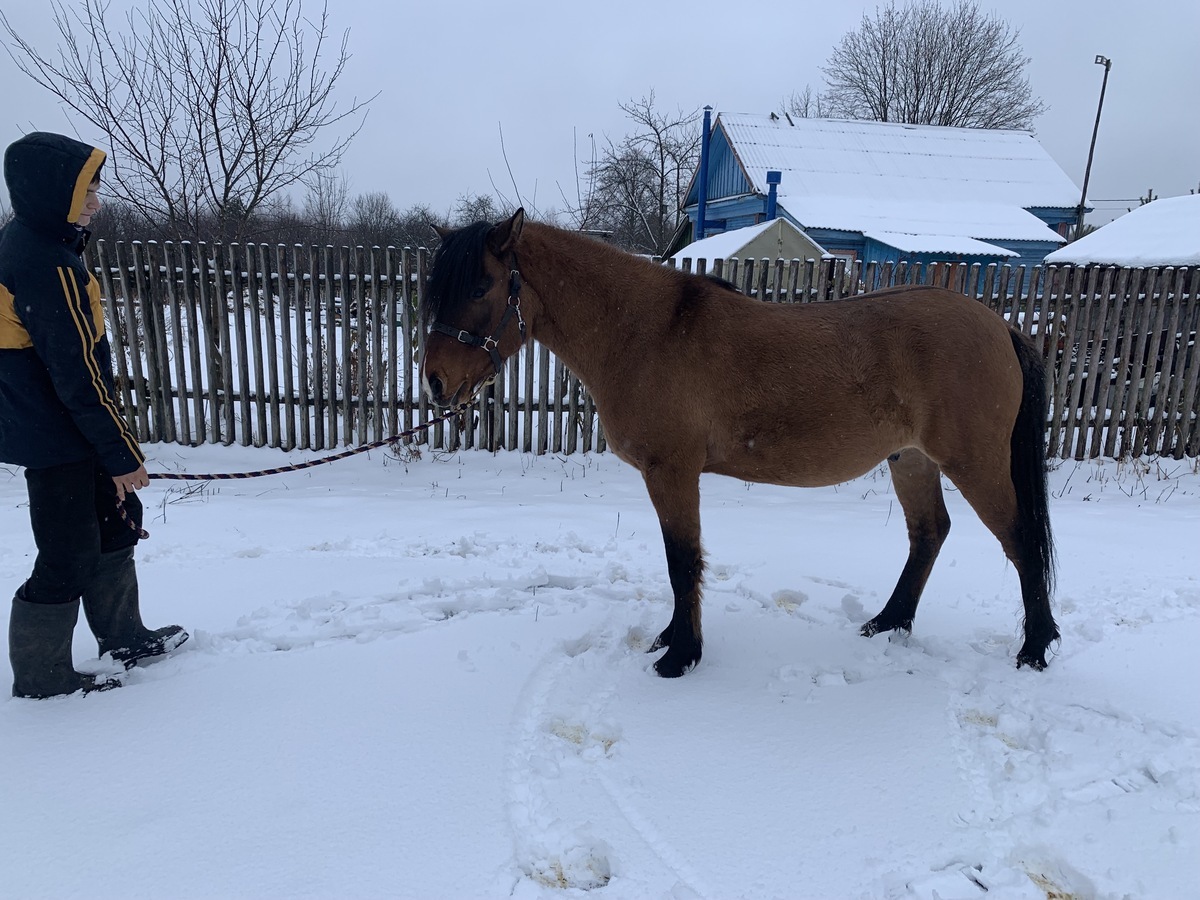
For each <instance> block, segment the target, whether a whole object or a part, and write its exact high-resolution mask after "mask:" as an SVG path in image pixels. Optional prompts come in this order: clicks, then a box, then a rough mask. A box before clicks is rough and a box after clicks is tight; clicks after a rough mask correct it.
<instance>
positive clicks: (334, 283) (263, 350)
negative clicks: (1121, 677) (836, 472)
mask: <svg viewBox="0 0 1200 900" xmlns="http://www.w3.org/2000/svg"><path fill="white" fill-rule="evenodd" d="M89 263H90V264H91V265H92V266H93V269H94V271H95V272H96V275H97V277H98V278H99V279H100V282H101V287H102V292H103V296H104V298H105V302H106V304H107V312H108V316H109V321H110V323H112V326H113V327H112V328H111V329H110V331H111V335H112V341H113V347H114V359H115V365H116V370H117V371H116V374H117V383H118V387H119V393H120V397H121V401H122V402H123V404H124V408H125V413H126V415H127V416H128V417H129V419H130V421H131V422H132V423H133V424H134V426H135V428H136V431H137V434H138V436H139V438H140V439H141V440H142V441H145V442H155V441H167V442H178V443H182V444H189V445H191V444H200V443H205V442H209V443H223V444H233V443H239V444H242V445H254V446H270V447H279V448H283V449H285V450H291V449H297V448H302V449H310V450H326V449H332V448H335V447H350V446H361V445H364V444H366V443H369V442H371V441H375V440H382V439H386V438H388V437H390V436H392V435H395V434H398V433H399V432H401V431H407V430H409V429H412V428H413V427H414V426H418V425H421V424H423V423H425V422H428V421H429V420H430V419H432V418H433V417H434V415H435V411H433V410H431V409H430V407H429V406H428V405H427V403H426V401H425V399H424V398H423V396H422V395H421V391H420V386H419V381H418V371H417V365H418V360H419V359H420V354H421V351H422V347H423V339H424V336H423V335H422V334H421V333H420V329H419V327H418V325H417V322H416V308H417V304H418V303H419V300H420V298H421V296H422V294H423V291H424V290H425V284H426V275H427V273H428V271H429V265H430V258H429V254H428V252H427V251H426V250H425V249H424V248H421V249H417V250H413V249H409V248H392V247H389V248H378V247H374V248H362V247H340V248H334V247H301V246H294V247H287V246H277V245H265V244H262V245H255V244H244V245H238V244H228V245H220V244H211V245H210V244H203V243H200V244H186V243H184V244H172V243H161V244H160V243H156V242H146V243H142V242H134V243H130V244H125V243H123V242H118V243H116V244H115V245H112V246H106V245H105V244H104V243H103V242H100V243H98V244H97V245H96V246H95V247H93V248H92V249H91V250H90V251H89ZM682 268H683V269H685V270H689V271H697V272H707V273H708V274H713V275H717V276H719V277H724V278H726V279H727V280H729V281H731V282H732V283H734V284H735V285H736V286H737V287H738V288H739V290H741V291H742V292H743V293H746V294H748V295H750V296H753V297H757V298H759V299H762V300H763V301H765V302H781V303H803V302H821V301H824V300H832V299H839V298H844V297H851V296H854V295H855V294H858V293H862V292H864V291H866V290H873V289H876V288H880V287H887V286H890V285H895V284H906V283H923V284H940V285H943V286H946V287H950V288H952V289H954V290H957V291H960V292H962V293H964V294H966V295H968V296H972V297H974V298H976V299H977V300H978V301H980V302H983V303H985V304H987V305H988V306H989V307H991V308H992V309H994V310H996V311H997V312H998V313H999V314H1001V315H1002V316H1004V317H1005V318H1006V319H1007V320H1008V321H1009V322H1010V323H1012V324H1013V325H1014V326H1015V327H1018V328H1020V329H1021V330H1023V331H1024V332H1025V333H1026V334H1032V335H1036V336H1038V337H1039V338H1040V340H1041V344H1042V347H1043V349H1044V351H1045V353H1046V355H1047V359H1048V362H1049V365H1050V371H1051V373H1052V376H1053V398H1052V405H1051V410H1050V416H1049V419H1048V422H1047V429H1048V433H1049V438H1050V450H1051V454H1052V455H1055V456H1059V457H1062V458H1064V459H1066V458H1076V459H1084V458H1089V457H1097V456H1105V457H1112V458H1127V457H1140V456H1143V455H1165V456H1172V457H1175V458H1182V457H1183V456H1189V457H1196V456H1197V455H1200V428H1198V426H1197V414H1198V407H1197V404H1198V400H1200V398H1198V396H1197V387H1198V384H1197V382H1198V375H1200V353H1198V352H1197V350H1196V342H1195V336H1196V331H1197V326H1198V320H1200V303H1198V301H1197V293H1198V288H1200V283H1198V282H1200V269H1195V268H1193V269H1187V268H1165V269H1117V268H1088V269H1083V268H1070V267H1068V268H1055V267H1045V268H1044V267H1034V268H1032V269H1030V270H1028V271H1026V269H1025V267H1018V268H1010V267H997V266H987V267H980V266H966V265H953V264H948V265H938V266H911V267H910V266H906V265H905V264H903V263H901V264H898V265H895V266H893V265H890V264H889V265H879V266H877V265H874V264H872V265H868V266H865V267H864V266H862V265H861V264H860V263H855V264H852V265H847V264H846V263H845V261H843V260H837V261H832V262H831V261H828V260H826V261H814V260H783V259H780V260H744V261H741V262H740V263H739V261H737V260H732V261H729V262H724V261H720V260H717V261H715V262H714V263H713V265H711V266H709V265H708V264H707V263H706V262H705V261H704V260H697V261H692V260H684V262H683V264H682ZM416 441H417V442H418V443H421V444H424V445H427V446H429V447H431V448H433V449H443V450H455V449H459V448H472V447H474V448H482V449H487V450H499V449H508V450H521V451H524V452H532V453H565V454H570V453H575V452H580V451H602V450H604V449H605V441H604V434H603V429H602V427H601V426H600V424H599V420H598V419H597V416H596V412H595V406H594V404H593V403H592V400H591V398H590V396H589V395H588V393H587V391H586V390H585V389H584V388H583V386H582V385H581V384H580V383H579V381H578V379H577V378H576V377H575V376H574V375H573V374H572V373H571V372H569V371H568V370H567V369H566V367H565V366H564V365H563V364H562V362H561V361H560V360H558V359H557V358H556V357H555V356H554V355H553V354H552V353H550V352H549V351H548V350H547V349H546V348H545V347H542V346H541V345H537V344H532V343H531V344H530V345H527V346H526V347H525V348H523V349H522V350H521V351H520V353H518V354H517V355H516V356H514V357H513V358H512V359H510V360H509V361H508V363H507V364H506V366H505V369H504V371H503V372H502V373H501V374H500V375H499V376H498V377H497V379H496V380H495V382H494V383H493V384H492V385H491V386H490V387H488V388H487V389H486V390H485V391H484V393H483V394H482V395H481V396H480V397H479V398H478V400H477V401H476V403H475V404H474V406H473V408H472V410H471V411H470V412H469V413H468V414H465V415H464V416H462V417H461V419H460V420H459V421H458V422H457V424H456V425H454V426H452V425H448V424H443V423H438V424H436V425H434V426H433V427H432V428H430V429H429V430H428V432H425V433H422V434H421V435H420V436H419V437H418V438H416Z"/></svg>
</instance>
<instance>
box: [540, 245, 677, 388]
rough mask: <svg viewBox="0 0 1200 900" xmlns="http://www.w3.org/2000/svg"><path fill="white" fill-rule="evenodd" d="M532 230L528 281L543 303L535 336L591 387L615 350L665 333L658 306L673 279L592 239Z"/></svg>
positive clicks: (626, 350) (617, 350)
mask: <svg viewBox="0 0 1200 900" xmlns="http://www.w3.org/2000/svg"><path fill="white" fill-rule="evenodd" d="M526 228H527V229H532V230H533V233H532V234H529V235H528V237H529V239H530V245H531V251H532V252H531V253H529V254H526V258H527V259H528V265H530V266H531V267H530V268H529V270H528V274H527V275H525V276H524V277H525V278H526V281H528V282H529V284H530V285H531V286H532V287H533V288H534V289H535V290H536V291H537V293H538V297H539V299H540V301H541V309H540V310H539V314H538V320H537V322H536V325H535V333H534V336H535V337H536V338H537V339H538V340H539V341H540V342H541V343H543V344H545V345H546V346H547V347H549V348H550V349H551V350H552V351H554V353H555V355H557V356H558V357H560V358H561V359H562V360H563V362H565V363H566V364H567V366H568V367H569V368H570V369H571V371H572V372H574V373H575V374H576V375H578V376H579V378H580V379H581V380H583V382H584V383H585V384H587V383H588V382H589V376H591V375H592V374H593V373H597V374H598V372H599V371H601V370H602V367H604V366H607V365H609V364H610V359H611V355H612V354H613V353H614V352H619V351H620V350H621V349H622V348H624V349H625V352H628V346H629V343H630V341H631V340H635V339H641V338H651V337H652V335H653V333H654V331H655V330H656V329H657V328H658V327H660V325H661V323H660V322H659V321H658V319H659V318H660V316H659V315H658V313H659V310H657V309H656V305H655V304H654V303H653V300H654V299H655V298H657V297H660V296H662V293H663V292H662V287H661V285H657V284H656V282H658V281H659V280H661V279H662V276H664V275H666V274H667V273H666V271H665V270H664V271H663V272H659V271H657V270H656V269H655V267H654V266H651V265H643V264H642V261H641V260H638V259H637V258H636V257H631V256H629V255H628V254H626V253H623V252H621V251H619V250H615V249H614V248H612V247H608V246H606V245H604V244H600V243H598V242H597V241H595V240H593V239H592V238H587V237H583V236H582V235H576V234H572V233H570V232H564V231H561V230H558V229H551V228H549V227H547V226H536V225H532V224H531V225H527V226H526ZM526 265H527V262H526V259H522V260H521V263H520V266H521V268H522V269H523V270H524V269H525V266H526ZM523 274H524V273H523Z"/></svg>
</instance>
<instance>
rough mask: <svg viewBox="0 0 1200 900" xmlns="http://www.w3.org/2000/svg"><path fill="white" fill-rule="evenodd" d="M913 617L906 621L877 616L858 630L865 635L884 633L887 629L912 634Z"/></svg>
mask: <svg viewBox="0 0 1200 900" xmlns="http://www.w3.org/2000/svg"><path fill="white" fill-rule="evenodd" d="M912 626H913V623H912V619H909V620H908V621H906V622H889V621H887V620H885V619H883V618H882V617H881V616H876V617H875V618H873V619H872V620H871V621H870V622H867V623H866V624H865V625H863V627H862V628H860V629H859V630H858V633H859V634H861V635H862V636H863V637H875V635H877V634H882V633H883V632H885V631H903V632H904V633H905V634H912Z"/></svg>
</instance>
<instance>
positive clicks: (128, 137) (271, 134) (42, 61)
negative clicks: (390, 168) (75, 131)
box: [0, 0, 374, 238]
mask: <svg viewBox="0 0 1200 900" xmlns="http://www.w3.org/2000/svg"><path fill="white" fill-rule="evenodd" d="M52 9H53V10H54V23H55V25H56V26H57V28H58V31H59V34H60V35H61V38H62V43H60V44H59V46H58V47H57V51H56V56H55V57H51V56H48V55H44V54H43V53H41V52H40V51H38V50H37V49H36V48H35V47H33V46H32V45H31V44H30V43H29V42H28V41H26V40H25V39H24V38H22V37H21V36H20V35H19V34H18V33H17V32H16V31H15V30H14V29H13V27H12V25H11V24H10V23H9V21H8V19H7V18H6V17H4V15H3V14H2V13H0V22H3V25H4V28H5V30H6V31H7V32H8V35H9V37H10V38H11V42H10V43H9V44H8V47H7V49H8V51H9V54H10V55H11V56H12V57H13V60H14V61H15V62H16V64H17V65H18V66H19V67H20V69H21V71H22V72H24V73H25V74H26V75H28V76H29V77H30V78H31V79H33V81H35V82H36V83H37V84H39V85H41V86H42V87H43V88H45V89H46V90H48V91H50V92H51V93H52V94H54V95H55V96H56V97H58V98H59V99H60V100H61V101H63V103H65V104H66V105H67V106H69V107H70V108H71V109H73V110H74V111H75V112H77V113H78V114H79V115H80V116H82V117H83V118H84V119H86V120H87V121H88V122H90V123H92V124H93V125H94V126H96V127H97V128H99V129H100V130H102V131H103V132H104V133H105V135H106V136H107V138H108V142H109V147H108V148H107V149H109V150H110V151H111V152H112V156H113V165H112V166H111V167H106V171H105V176H106V178H105V190H106V192H108V193H109V194H110V195H112V196H114V197H116V199H118V200H123V201H126V202H127V203H129V204H131V205H132V206H133V207H134V208H136V209H139V210H142V211H143V212H144V214H145V216H146V219H147V224H148V225H154V226H158V227H164V226H165V227H166V228H168V229H169V230H170V231H171V232H172V233H174V234H175V235H176V236H179V237H195V236H198V234H199V228H200V224H201V222H202V220H204V219H205V217H211V218H213V219H215V221H216V223H217V226H218V232H217V233H216V234H215V235H212V234H210V235H209V236H210V237H213V236H216V237H223V238H236V237H238V236H239V235H240V234H241V233H242V231H243V229H244V228H245V226H246V224H247V223H248V222H249V221H251V220H252V219H253V217H254V215H255V212H256V211H257V210H258V209H259V208H260V207H262V206H263V204H265V203H267V202H268V201H269V200H271V199H272V198H273V197H275V196H277V195H279V194H281V193H283V192H286V191H287V190H289V189H290V188H293V187H294V186H296V185H299V184H304V183H307V182H310V181H312V180H313V179H316V178H319V177H321V176H323V175H327V174H328V173H331V172H333V171H334V170H336V168H337V166H338V165H339V163H340V161H341V159H342V156H343V154H344V153H345V151H346V149H347V147H348V146H349V144H350V142H351V141H352V140H353V138H354V137H355V135H357V134H358V131H359V129H360V128H361V127H362V120H361V118H359V120H358V122H357V125H356V126H355V127H345V126H343V128H342V130H341V131H340V132H339V134H338V136H337V138H336V139H335V140H334V141H333V142H332V145H331V146H326V147H325V149H321V148H322V146H325V145H322V144H321V143H319V140H318V139H319V138H320V137H321V136H322V135H323V134H325V133H326V132H327V131H329V129H330V126H333V125H336V124H338V123H341V122H343V121H345V120H347V119H348V118H357V117H358V116H359V114H360V113H361V114H362V115H363V116H365V110H366V106H367V104H368V103H369V102H370V100H367V101H363V102H359V101H358V100H357V99H354V100H353V101H351V103H350V106H349V109H347V110H345V111H344V112H339V111H338V109H337V104H336V102H335V101H334V99H333V95H334V87H335V85H336V84H337V81H338V79H339V77H340V76H341V74H342V72H343V70H344V68H345V66H346V63H347V61H348V60H349V58H350V57H349V54H348V52H347V50H346V46H347V39H348V32H344V33H343V35H342V38H341V42H340V44H335V45H334V53H333V54H332V55H331V56H330V58H329V60H328V61H327V62H326V61H324V60H322V56H323V55H325V54H327V53H328V52H329V50H328V46H327V45H329V44H330V41H331V38H330V34H329V21H328V14H327V13H328V11H327V8H326V7H325V6H322V7H321V12H320V15H319V16H316V17H310V16H307V15H305V14H304V11H303V4H302V0H148V2H147V4H146V8H145V9H144V10H142V11H131V12H130V13H128V14H127V16H126V17H125V22H124V29H123V30H118V29H116V28H114V27H113V26H112V25H110V22H109V18H108V3H107V2H106V0H79V2H78V3H77V4H72V6H71V8H70V10H69V11H68V8H67V7H66V6H65V5H64V3H63V2H62V0H53V3H52ZM371 99H374V98H371Z"/></svg>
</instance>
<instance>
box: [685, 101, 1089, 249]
mask: <svg viewBox="0 0 1200 900" xmlns="http://www.w3.org/2000/svg"><path fill="white" fill-rule="evenodd" d="M705 138H706V139H705V141H704V145H703V149H702V151H701V164H700V168H699V170H698V171H697V174H696V176H695V177H694V178H693V179H692V183H691V185H690V187H689V189H688V193H687V195H686V199H685V201H684V209H685V211H686V213H687V215H688V220H689V225H690V228H687V229H685V230H686V231H687V232H689V233H687V234H684V235H681V236H680V237H681V238H682V239H681V240H678V241H677V242H676V244H675V247H673V248H672V249H678V248H679V247H682V246H686V244H687V243H688V242H689V241H690V240H693V239H700V238H703V237H707V236H709V235H712V234H717V233H720V232H722V231H726V230H728V229H734V228H740V227H744V226H746V225H752V224H755V223H757V222H762V221H764V220H766V219H769V218H771V217H772V215H773V214H777V215H780V216H784V217H786V218H788V219H789V220H791V221H792V222H793V223H794V224H795V225H796V226H797V227H799V228H800V229H802V230H803V231H804V232H805V233H806V234H807V235H808V236H809V237H810V238H812V240H813V241H815V242H816V243H817V244H819V245H820V246H821V247H823V248H824V249H825V250H826V251H827V252H828V253H830V254H832V255H834V256H840V257H845V258H847V259H849V260H862V261H863V262H878V263H884V262H893V263H896V262H900V261H906V262H908V263H910V264H914V263H923V264H930V263H945V262H965V263H968V264H970V263H981V264H983V265H987V264H989V263H1008V264H1011V265H1014V266H1016V265H1036V264H1038V263H1040V262H1041V261H1042V259H1043V258H1044V257H1045V256H1046V254H1047V253H1050V252H1051V251H1053V250H1055V249H1057V248H1058V247H1060V246H1062V245H1063V244H1064V243H1066V241H1065V235H1066V234H1067V232H1068V229H1069V228H1070V227H1071V226H1072V225H1073V224H1074V222H1075V215H1076V207H1077V205H1078V203H1079V188H1078V187H1076V186H1075V184H1074V183H1073V182H1072V181H1071V179H1070V178H1068V177H1067V175H1066V173H1065V172H1063V170H1062V169H1061V168H1060V167H1059V165H1058V164H1057V163H1056V162H1054V160H1052V159H1051V158H1050V156H1049V154H1047V153H1046V151H1045V150H1044V149H1043V148H1042V146H1041V145H1040V144H1039V143H1038V142H1037V140H1036V139H1035V138H1034V137H1033V135H1032V134H1030V133H1028V132H1025V131H991V130H985V129H976V128H944V127H939V126H933V125H902V124H894V123H888V122H869V121H857V120H841V119H801V118H791V117H789V116H786V115H784V116H779V115H776V114H775V113H770V114H764V115H753V114H745V113H721V114H720V115H718V116H717V118H716V121H715V122H712V124H711V127H710V125H709V113H708V112H707V111H706V113H705ZM700 223H702V224H700Z"/></svg>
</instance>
